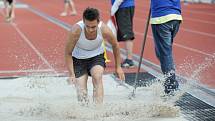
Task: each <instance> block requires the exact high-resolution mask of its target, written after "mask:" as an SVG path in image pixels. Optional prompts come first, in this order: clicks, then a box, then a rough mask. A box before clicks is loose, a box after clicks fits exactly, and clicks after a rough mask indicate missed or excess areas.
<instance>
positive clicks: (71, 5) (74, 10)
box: [69, 0, 77, 16]
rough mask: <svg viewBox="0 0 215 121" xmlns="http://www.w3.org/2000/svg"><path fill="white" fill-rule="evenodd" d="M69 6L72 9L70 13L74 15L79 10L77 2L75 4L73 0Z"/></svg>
mask: <svg viewBox="0 0 215 121" xmlns="http://www.w3.org/2000/svg"><path fill="white" fill-rule="evenodd" d="M69 7H70V8H71V10H72V11H71V13H70V15H72V16H74V15H76V14H77V11H76V9H75V4H74V2H73V0H69Z"/></svg>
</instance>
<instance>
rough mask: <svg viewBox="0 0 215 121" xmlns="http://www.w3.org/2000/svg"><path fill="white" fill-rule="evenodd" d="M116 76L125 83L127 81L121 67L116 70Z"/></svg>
mask: <svg viewBox="0 0 215 121" xmlns="http://www.w3.org/2000/svg"><path fill="white" fill-rule="evenodd" d="M116 74H117V76H118V78H119V79H120V80H121V81H124V80H125V74H124V72H123V70H122V68H121V67H118V68H117V69H116Z"/></svg>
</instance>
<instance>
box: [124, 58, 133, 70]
mask: <svg viewBox="0 0 215 121" xmlns="http://www.w3.org/2000/svg"><path fill="white" fill-rule="evenodd" d="M121 66H122V67H123V68H132V67H134V62H133V60H131V59H125V60H124V61H123V63H122V64H121Z"/></svg>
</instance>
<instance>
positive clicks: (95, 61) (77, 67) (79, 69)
mask: <svg viewBox="0 0 215 121" xmlns="http://www.w3.org/2000/svg"><path fill="white" fill-rule="evenodd" d="M72 58H73V65H74V71H75V77H76V78H79V77H81V76H82V75H84V74H86V73H87V74H88V75H89V76H91V74H90V70H91V69H92V68H93V67H94V66H96V65H100V66H102V67H104V68H105V67H106V64H105V58H104V53H103V54H100V55H97V56H95V57H92V58H87V59H77V58H75V57H72Z"/></svg>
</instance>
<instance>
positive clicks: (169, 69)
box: [152, 20, 180, 94]
mask: <svg viewBox="0 0 215 121" xmlns="http://www.w3.org/2000/svg"><path fill="white" fill-rule="evenodd" d="M179 26H180V21H178V20H172V21H169V22H166V23H163V24H152V32H153V37H154V42H155V52H156V56H157V58H158V60H159V61H160V64H161V70H162V72H163V74H164V75H165V83H164V87H165V90H164V91H165V93H166V94H169V93H171V92H173V91H175V90H177V89H178V86H179V84H178V81H177V80H176V76H175V64H174V59H173V53H172V45H173V41H174V37H175V35H176V34H177V32H178V30H179Z"/></svg>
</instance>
